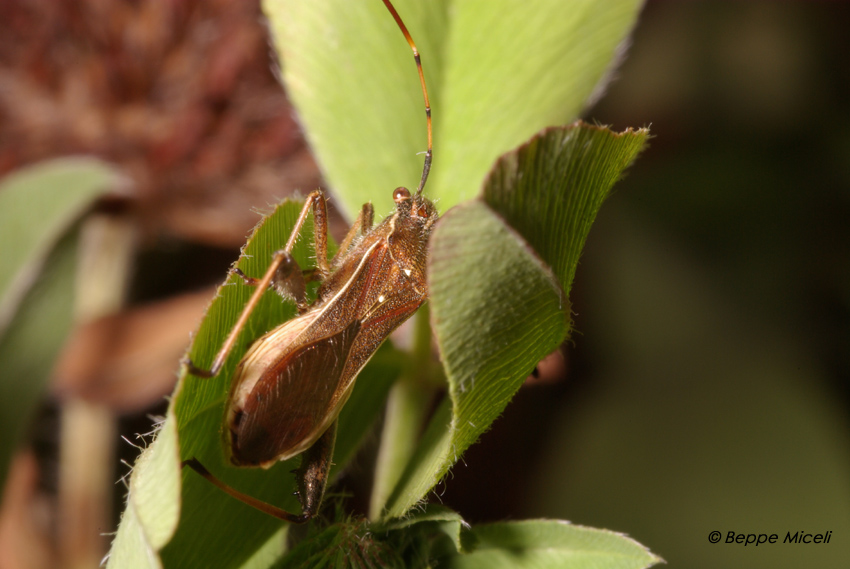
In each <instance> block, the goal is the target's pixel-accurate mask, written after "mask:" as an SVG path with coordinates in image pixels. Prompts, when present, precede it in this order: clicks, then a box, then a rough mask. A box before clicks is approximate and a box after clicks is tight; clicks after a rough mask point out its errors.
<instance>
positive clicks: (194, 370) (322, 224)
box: [182, 190, 329, 377]
mask: <svg viewBox="0 0 850 569" xmlns="http://www.w3.org/2000/svg"><path fill="white" fill-rule="evenodd" d="M311 208H312V210H313V217H314V219H315V220H316V222H315V227H316V257H317V263H318V265H319V270H324V271H328V270H329V269H328V261H327V258H328V255H327V206H326V205H325V196H324V194H322V192H321V191H320V190H316V191H315V192H312V193H311V194H310V195H309V196H307V201H306V202H304V207H303V208H302V209H301V213H300V214H299V215H298V219H297V220H296V222H295V226H294V227H293V229H292V233H291V234H290V235H289V240H288V241H287V242H286V247H285V248H284V249H281V250H280V251H277V252H275V254H274V256H273V257H272V262H271V263H270V264H269V267H268V268H267V269H266V272H265V274H264V275H263V277H262V278H261V279H259V280H257V279H252V278H251V277H245V276H244V275H240V276H242V277H243V279H244V278H247V279H248V281H249V283H248V284H251V285H254V286H256V287H257V290H256V291H254V294H252V295H251V298H250V299H249V300H248V302H247V304H245V308H243V309H242V314H240V315H239V319H238V320H237V321H236V324H234V325H233V328H232V329H231V330H230V334H229V335H228V336H227V339H226V340H225V341H224V344H222V346H221V348H220V349H219V350H218V353H217V354H216V356H215V359H214V360H213V363H212V366H211V367H210V369H208V370H207V369H203V368H199V367H197V366H196V365H195V364H193V363H192V360H190V359H189V358H188V357H186V358H183V362H182V363H183V364H184V365H185V366H186V368H187V369H188V371H189V373H191V374H192V375H196V376H198V377H215V376H216V375H218V372H219V371H221V366H223V365H224V362H225V360H226V359H227V356H228V355H230V351H231V350H232V349H233V346H235V345H236V340H237V339H238V338H239V334H240V333H241V332H242V329H243V328H244V327H245V324H246V323H247V322H248V318H250V317H251V314H252V313H253V312H254V309H255V308H257V305H258V304H259V303H260V298H262V296H263V293H264V292H265V291H266V289H267V288H268V287H269V285H270V284H272V282H273V280H274V279H275V276H276V275H277V274H278V271H279V269H280V267H281V266H282V265H284V264H286V263H287V260H290V261H292V262H293V263H294V262H295V261H294V259H292V255H291V251H292V248H293V247H294V246H295V240H296V239H297V238H298V234H299V233H300V232H301V228H302V227H303V225H304V222H305V221H306V219H307V214H309V213H310V209H311ZM319 233H322V237H321V238H319ZM320 249H321V250H320ZM322 265H324V269H322ZM296 266H297V263H296ZM240 272H241V271H240ZM299 272H300V271H299ZM291 275H292V273H291V271H290V273H289V276H286V275H285V276H284V277H283V278H284V281H287V282H291V281H292V280H294V279H295V277H292V276H291ZM298 278H301V276H300V274H299V275H298ZM300 284H301V286H302V287H303V286H304V283H303V278H301V283H300ZM302 298H303V296H302ZM296 301H298V298H296ZM304 304H305V306H306V301H304Z"/></svg>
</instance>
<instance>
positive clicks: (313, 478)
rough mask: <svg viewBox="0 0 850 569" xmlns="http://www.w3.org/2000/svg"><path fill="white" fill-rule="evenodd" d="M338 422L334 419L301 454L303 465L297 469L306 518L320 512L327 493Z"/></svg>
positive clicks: (299, 493) (299, 495)
mask: <svg viewBox="0 0 850 569" xmlns="http://www.w3.org/2000/svg"><path fill="white" fill-rule="evenodd" d="M336 424H337V421H334V422H333V424H331V426H330V427H329V428H328V430H327V431H325V433H324V434H323V435H322V436H321V437H319V440H317V441H316V442H315V443H314V444H313V446H311V447H310V448H308V449H307V450H306V451H304V453H303V454H302V455H301V466H299V467H298V469H297V470H296V471H295V476H296V479H297V481H298V499H299V500H300V501H301V515H302V516H305V519H309V518H312V517H315V515H316V514H318V513H319V506H321V504H322V498H323V497H324V495H325V488H326V487H327V485H328V472H329V471H330V468H331V458H333V453H334V444H335V443H336Z"/></svg>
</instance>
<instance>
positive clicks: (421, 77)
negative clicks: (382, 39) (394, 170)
mask: <svg viewBox="0 0 850 569" xmlns="http://www.w3.org/2000/svg"><path fill="white" fill-rule="evenodd" d="M384 5H385V6H386V7H387V10H389V11H390V14H392V15H393V18H394V19H395V23H396V24H398V27H399V29H400V30H401V33H403V34H404V39H406V40H407V43H408V44H410V49H412V50H413V59H414V60H416V70H417V71H419V82H420V83H421V84H422V95H423V97H425V121H426V123H427V125H428V151H427V152H425V166H424V168H423V169H422V179H421V180H419V187H418V188H416V195H417V196H419V195H420V194H422V189H423V188H424V187H425V181H426V180H427V179H428V173H429V172H430V171H431V159H432V157H433V155H434V151H433V141H432V139H433V135H432V131H431V102H430V101H429V100H428V88H427V87H426V86H425V74H424V73H423V72H422V59H421V58H420V57H419V50H417V49H416V44H415V43H413V38H412V37H410V32H408V31H407V26H405V25H404V22H402V21H401V16H399V15H398V12H396V10H395V7H394V6H393V5H392V3H391V2H390V0H384Z"/></svg>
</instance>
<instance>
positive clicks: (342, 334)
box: [228, 320, 360, 466]
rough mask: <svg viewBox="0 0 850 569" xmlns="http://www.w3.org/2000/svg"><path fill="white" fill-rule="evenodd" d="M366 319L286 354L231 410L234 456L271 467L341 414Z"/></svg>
mask: <svg viewBox="0 0 850 569" xmlns="http://www.w3.org/2000/svg"><path fill="white" fill-rule="evenodd" d="M359 332H360V322H359V321H357V320H355V321H352V322H351V324H349V325H348V326H346V327H345V328H343V329H342V330H341V331H339V332H338V333H336V334H332V335H329V336H326V337H323V338H319V339H316V340H314V341H312V342H308V343H305V344H304V345H302V346H300V347H298V348H296V349H295V350H293V351H292V352H290V353H289V354H288V355H286V356H285V357H283V358H281V359H280V360H279V361H278V362H277V363H275V364H274V366H273V367H271V368H270V369H268V370H267V372H266V373H264V374H263V376H262V377H261V378H260V379H259V381H257V383H256V384H255V385H254V387H253V389H251V390H250V392H249V393H247V394H245V396H244V398H242V400H241V401H239V402H238V403H236V402H235V403H234V408H233V409H231V410H230V412H229V413H228V427H229V430H230V443H231V444H230V449H231V458H232V461H233V463H234V464H238V465H242V466H271V465H272V464H273V463H274V462H276V461H277V460H285V459H287V458H289V457H292V456H295V455H297V454H299V453H301V452H303V451H304V450H306V449H307V448H309V447H310V446H311V445H312V444H313V443H314V442H315V441H316V440H317V439H318V438H319V437H320V436H321V435H322V433H324V432H325V430H327V428H328V427H329V426H330V424H331V423H332V422H333V420H334V419H336V415H337V413H336V412H335V411H338V409H339V407H340V405H339V403H340V401H339V399H340V397H341V396H342V393H343V392H344V390H341V385H340V383H341V379H342V376H343V371H344V369H345V366H346V362H347V361H348V359H349V354H350V353H351V348H352V346H353V345H354V341H355V338H356V337H357V335H358V333H359Z"/></svg>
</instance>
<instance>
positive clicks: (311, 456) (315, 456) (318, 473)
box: [180, 421, 337, 524]
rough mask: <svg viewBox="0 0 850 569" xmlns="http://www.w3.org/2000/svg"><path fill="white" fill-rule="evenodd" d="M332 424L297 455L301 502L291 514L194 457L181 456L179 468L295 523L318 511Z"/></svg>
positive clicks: (332, 436) (330, 451) (333, 434)
mask: <svg viewBox="0 0 850 569" xmlns="http://www.w3.org/2000/svg"><path fill="white" fill-rule="evenodd" d="M336 424H337V422H336V421H334V422H333V424H332V425H331V426H330V427H329V428H328V430H327V431H325V433H324V434H323V435H322V436H321V437H319V440H317V441H316V442H315V444H314V445H313V446H311V447H310V448H309V449H307V450H306V451H304V453H303V454H302V455H301V466H299V467H298V468H297V469H296V470H294V472H295V476H296V478H297V482H298V500H299V501H300V502H301V514H300V515H296V514H291V513H289V512H287V511H286V510H284V509H283V508H278V507H277V506H273V505H272V504H269V503H268V502H263V501H262V500H258V499H257V498H254V497H253V496H249V495H248V494H243V493H242V492H240V491H239V490H236V489H235V488H232V487H230V486H228V485H227V484H225V483H224V482H222V481H221V480H219V479H218V478H216V477H215V476H213V474H212V473H211V472H210V471H209V470H207V469H206V467H205V466H204V465H203V464H201V462H200V461H199V460H198V459H196V458H190V459H188V460H184V461H183V462H182V464H181V465H180V466H181V468H183V467H186V466H188V467H189V468H191V469H192V470H194V471H195V472H197V473H198V474H200V475H201V476H203V477H204V478H206V479H207V481H209V482H210V483H211V484H213V485H214V486H215V487H217V488H219V489H220V490H222V491H223V492H225V493H226V494H229V495H230V496H232V497H234V498H236V499H237V500H239V501H240V502H244V503H245V504H248V505H249V506H251V507H253V508H256V509H258V510H260V511H261V512H264V513H266V514H268V515H270V516H274V517H276V518H278V519H281V520H284V521H287V522H291V523H295V524H301V523H304V522H306V521H307V520H309V519H311V518H314V517H316V514H318V513H319V507H320V506H321V505H322V498H323V497H324V495H325V488H326V487H327V485H328V473H329V472H330V467H331V458H332V457H333V452H334V443H335V442H336Z"/></svg>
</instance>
